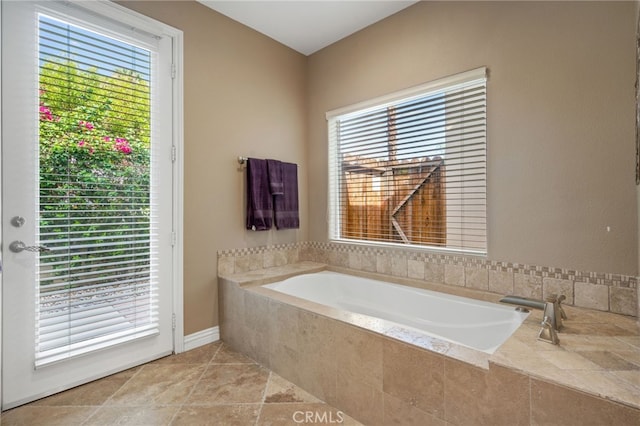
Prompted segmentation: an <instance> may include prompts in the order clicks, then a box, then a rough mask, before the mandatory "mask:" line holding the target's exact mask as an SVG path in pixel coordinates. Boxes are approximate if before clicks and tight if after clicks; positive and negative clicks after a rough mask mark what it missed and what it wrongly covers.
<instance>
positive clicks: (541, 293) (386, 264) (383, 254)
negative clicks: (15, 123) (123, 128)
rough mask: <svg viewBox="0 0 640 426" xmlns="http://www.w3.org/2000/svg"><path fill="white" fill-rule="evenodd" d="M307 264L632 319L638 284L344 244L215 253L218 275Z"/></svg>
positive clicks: (592, 275)
mask: <svg viewBox="0 0 640 426" xmlns="http://www.w3.org/2000/svg"><path fill="white" fill-rule="evenodd" d="M305 260H306V261H312V262H319V263H324V264H327V265H331V266H335V267H343V268H349V269H353V270H356V271H363V272H375V273H379V274H384V275H389V276H392V277H398V278H410V279H413V280H416V283H415V284H414V285H417V286H422V283H425V284H426V283H431V284H446V285H450V286H457V287H467V288H471V289H478V290H484V291H489V292H492V293H497V294H503V295H504V294H515V295H518V296H526V297H533V298H537V299H542V298H543V297H545V296H546V295H548V294H551V293H560V294H564V295H565V296H567V300H566V301H565V302H564V303H565V304H567V305H572V306H578V307H584V308H590V309H597V310H600V311H609V312H613V313H617V314H624V315H631V316H637V315H638V296H637V292H638V288H637V287H638V285H637V283H638V279H637V277H634V276H628V275H619V274H603V273H594V272H582V271H573V270H569V269H560V268H553V267H546V266H544V267H543V266H535V265H524V264H518V263H508V262H498V261H492V260H486V259H481V258H475V257H469V256H460V255H444V254H436V253H426V252H423V251H416V250H410V249H403V248H386V247H371V246H365V245H357V244H344V243H318V242H301V243H296V244H287V245H278V246H270V247H256V248H245V249H235V250H225V251H221V252H219V253H218V273H220V274H234V273H242V272H248V271H252V270H258V269H263V268H270V267H274V266H283V265H288V264H291V263H296V262H298V261H305Z"/></svg>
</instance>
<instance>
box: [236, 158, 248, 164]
mask: <svg viewBox="0 0 640 426" xmlns="http://www.w3.org/2000/svg"><path fill="white" fill-rule="evenodd" d="M247 160H248V158H247V157H242V156H239V157H238V163H240V164H244V163H246V162H247Z"/></svg>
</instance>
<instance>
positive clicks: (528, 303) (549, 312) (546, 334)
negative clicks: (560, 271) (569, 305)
mask: <svg viewBox="0 0 640 426" xmlns="http://www.w3.org/2000/svg"><path fill="white" fill-rule="evenodd" d="M565 299H566V297H565V295H564V294H563V295H560V296H558V295H556V294H550V295H549V296H547V298H546V299H545V300H544V301H543V300H537V299H529V298H528V297H520V296H506V297H504V298H503V299H502V300H500V302H502V303H509V304H512V305H518V306H525V307H528V308H533V309H540V310H542V311H543V312H542V323H541V326H542V327H541V328H540V332H539V333H538V339H539V340H544V341H545V342H549V343H552V344H554V345H557V344H558V343H559V342H560V339H559V338H558V331H559V330H560V329H561V328H562V320H563V319H567V314H566V313H565V312H564V308H563V307H562V302H563V301H564V300H565Z"/></svg>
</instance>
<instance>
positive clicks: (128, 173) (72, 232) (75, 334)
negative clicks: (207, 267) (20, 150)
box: [36, 15, 158, 366]
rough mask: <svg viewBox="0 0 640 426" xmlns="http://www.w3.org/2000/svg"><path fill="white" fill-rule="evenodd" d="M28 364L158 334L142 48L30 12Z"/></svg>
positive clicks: (148, 59) (147, 73)
mask: <svg viewBox="0 0 640 426" xmlns="http://www.w3.org/2000/svg"><path fill="white" fill-rule="evenodd" d="M38 37H39V53H38V54H39V67H40V70H39V106H38V108H39V110H38V112H39V176H38V178H39V194H40V195H39V228H38V235H39V244H40V245H42V246H45V247H47V248H48V251H44V252H42V253H40V255H39V270H38V282H37V288H38V301H37V302H38V303H37V304H36V318H37V335H36V366H42V365H46V364H49V363H52V362H56V361H60V360H63V359H66V358H69V357H72V356H76V355H80V354H84V353H87V352H89V351H93V350H97V349H102V348H104V347H107V346H111V345H114V344H118V343H122V342H125V341H129V340H131V339H135V338H140V337H144V336H148V335H152V334H156V333H157V332H158V300H157V296H158V295H157V273H156V268H157V253H156V249H155V248H154V247H155V246H156V243H155V241H156V240H157V229H156V227H155V225H154V223H155V221H154V208H153V200H154V194H153V191H152V186H151V181H150V171H151V163H152V161H151V136H150V122H151V119H150V117H151V108H150V99H151V93H150V82H151V69H152V53H151V52H150V51H149V50H146V49H144V48H141V47H138V46H134V45H132V44H129V43H127V42H124V41H121V40H116V39H114V38H111V37H109V36H106V35H102V34H99V33H97V32H93V31H90V30H88V29H85V28H81V27H79V26H76V25H72V24H70V23H66V22H62V21H60V20H57V19H53V18H50V17H47V16H45V15H40V17H39V34H38Z"/></svg>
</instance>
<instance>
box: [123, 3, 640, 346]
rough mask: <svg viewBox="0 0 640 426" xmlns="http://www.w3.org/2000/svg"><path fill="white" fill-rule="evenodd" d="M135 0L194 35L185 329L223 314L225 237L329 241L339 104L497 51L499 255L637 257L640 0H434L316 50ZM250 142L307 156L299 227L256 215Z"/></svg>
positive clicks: (628, 262)
mask: <svg viewBox="0 0 640 426" xmlns="http://www.w3.org/2000/svg"><path fill="white" fill-rule="evenodd" d="M120 3H121V4H124V5H125V6H127V7H129V8H131V9H133V10H136V11H138V12H141V13H143V14H145V15H147V16H151V17H153V18H155V19H158V20H160V21H162V22H165V23H167V24H169V25H172V26H174V27H176V28H179V29H181V30H183V31H184V35H185V38H184V40H185V74H184V79H185V110H184V112H185V158H184V161H185V223H184V226H185V235H184V241H185V253H184V254H185V265H184V267H185V277H184V296H185V328H184V332H185V334H191V333H194V332H197V331H200V330H204V329H207V328H209V327H212V326H215V325H217V324H218V320H217V317H218V313H217V312H218V310H217V279H216V252H217V251H218V250H222V249H230V248H241V247H255V246H263V245H272V244H282V243H290V242H296V241H305V240H317V241H326V239H327V229H326V227H327V226H326V193H327V187H326V180H327V179H326V170H327V154H326V151H327V149H326V122H325V119H324V114H325V112H326V111H328V110H331V109H334V108H338V107H341V106H345V105H349V104H352V103H355V102H358V101H361V100H366V99H369V98H372V97H375V96H379V95H383V94H386V93H389V92H393V91H395V90H399V89H402V88H406V87H409V86H412V85H416V84H420V83H423V82H426V81H429V80H432V79H436V78H439V77H443V76H446V75H450V74H454V73H457V72H460V71H464V70H468V69H472V68H476V67H478V66H482V65H486V66H487V67H488V68H489V70H490V78H489V84H488V90H489V92H488V111H489V120H488V136H489V139H488V140H489V172H488V173H489V182H488V183H489V200H488V202H489V218H490V219H489V224H488V225H489V257H490V258H491V259H496V260H501V261H513V262H520V263H530V264H537V265H544V266H554V267H565V268H571V269H577V270H586V271H599V272H613V273H621V274H636V273H637V271H638V264H639V263H640V261H639V257H638V221H639V220H640V216H638V209H639V207H638V205H637V202H636V200H640V198H638V197H637V196H636V192H635V187H634V182H633V169H634V154H635V148H634V144H633V138H634V127H633V126H634V94H633V85H634V82H635V62H634V57H635V54H634V52H635V50H634V44H635V41H634V40H635V37H634V34H635V19H634V16H635V9H634V7H635V5H634V3H632V2H628V3H596V2H588V3H584V4H583V3H576V2H567V3H556V2H540V3H524V2H496V3H483V2H471V3H460V2H447V3H437V2H424V3H419V4H417V5H415V6H412V7H410V8H408V9H406V10H405V11H403V12H400V13H399V14H397V15H394V16H392V17H390V18H388V19H386V20H384V21H382V22H380V23H378V24H375V25H373V26H371V27H369V28H367V29H365V30H363V31H361V32H359V33H357V34H355V35H353V36H351V37H349V38H347V39H345V40H343V41H341V42H338V43H336V44H334V45H332V46H330V47H328V48H326V49H324V50H322V51H320V52H318V53H316V54H314V55H312V56H311V57H310V58H305V57H304V56H302V55H300V54H298V53H296V52H294V51H292V50H290V49H288V48H286V47H283V46H282V45H279V44H278V43H276V42H274V41H273V40H271V39H269V38H267V37H265V36H263V35H260V34H259V33H257V32H255V31H253V30H250V29H248V28H246V27H244V26H242V25H241V24H239V23H236V22H234V21H232V20H230V19H228V18H226V17H224V16H222V15H220V14H218V13H216V12H214V11H212V10H210V9H208V8H206V7H204V6H202V5H200V4H198V3H195V2H192V1H177V2H167V1H158V2H155V1H149V2H146V1H145V2H142V1H130V2H120ZM238 155H243V156H256V157H274V158H280V159H283V160H286V161H292V162H296V163H298V164H299V166H300V169H299V170H300V176H299V179H300V182H299V183H300V206H301V223H302V225H301V229H300V230H297V231H293V230H290V231H270V232H265V233H253V232H248V231H245V230H244V226H243V222H244V195H243V188H244V172H243V171H242V170H240V169H239V166H238V164H237V162H236V160H235V159H236V157H237V156H238ZM307 194H310V195H309V196H307ZM639 197H640V196H639ZM308 224H312V225H308ZM607 226H610V227H611V232H609V233H607V232H606V227H607Z"/></svg>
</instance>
